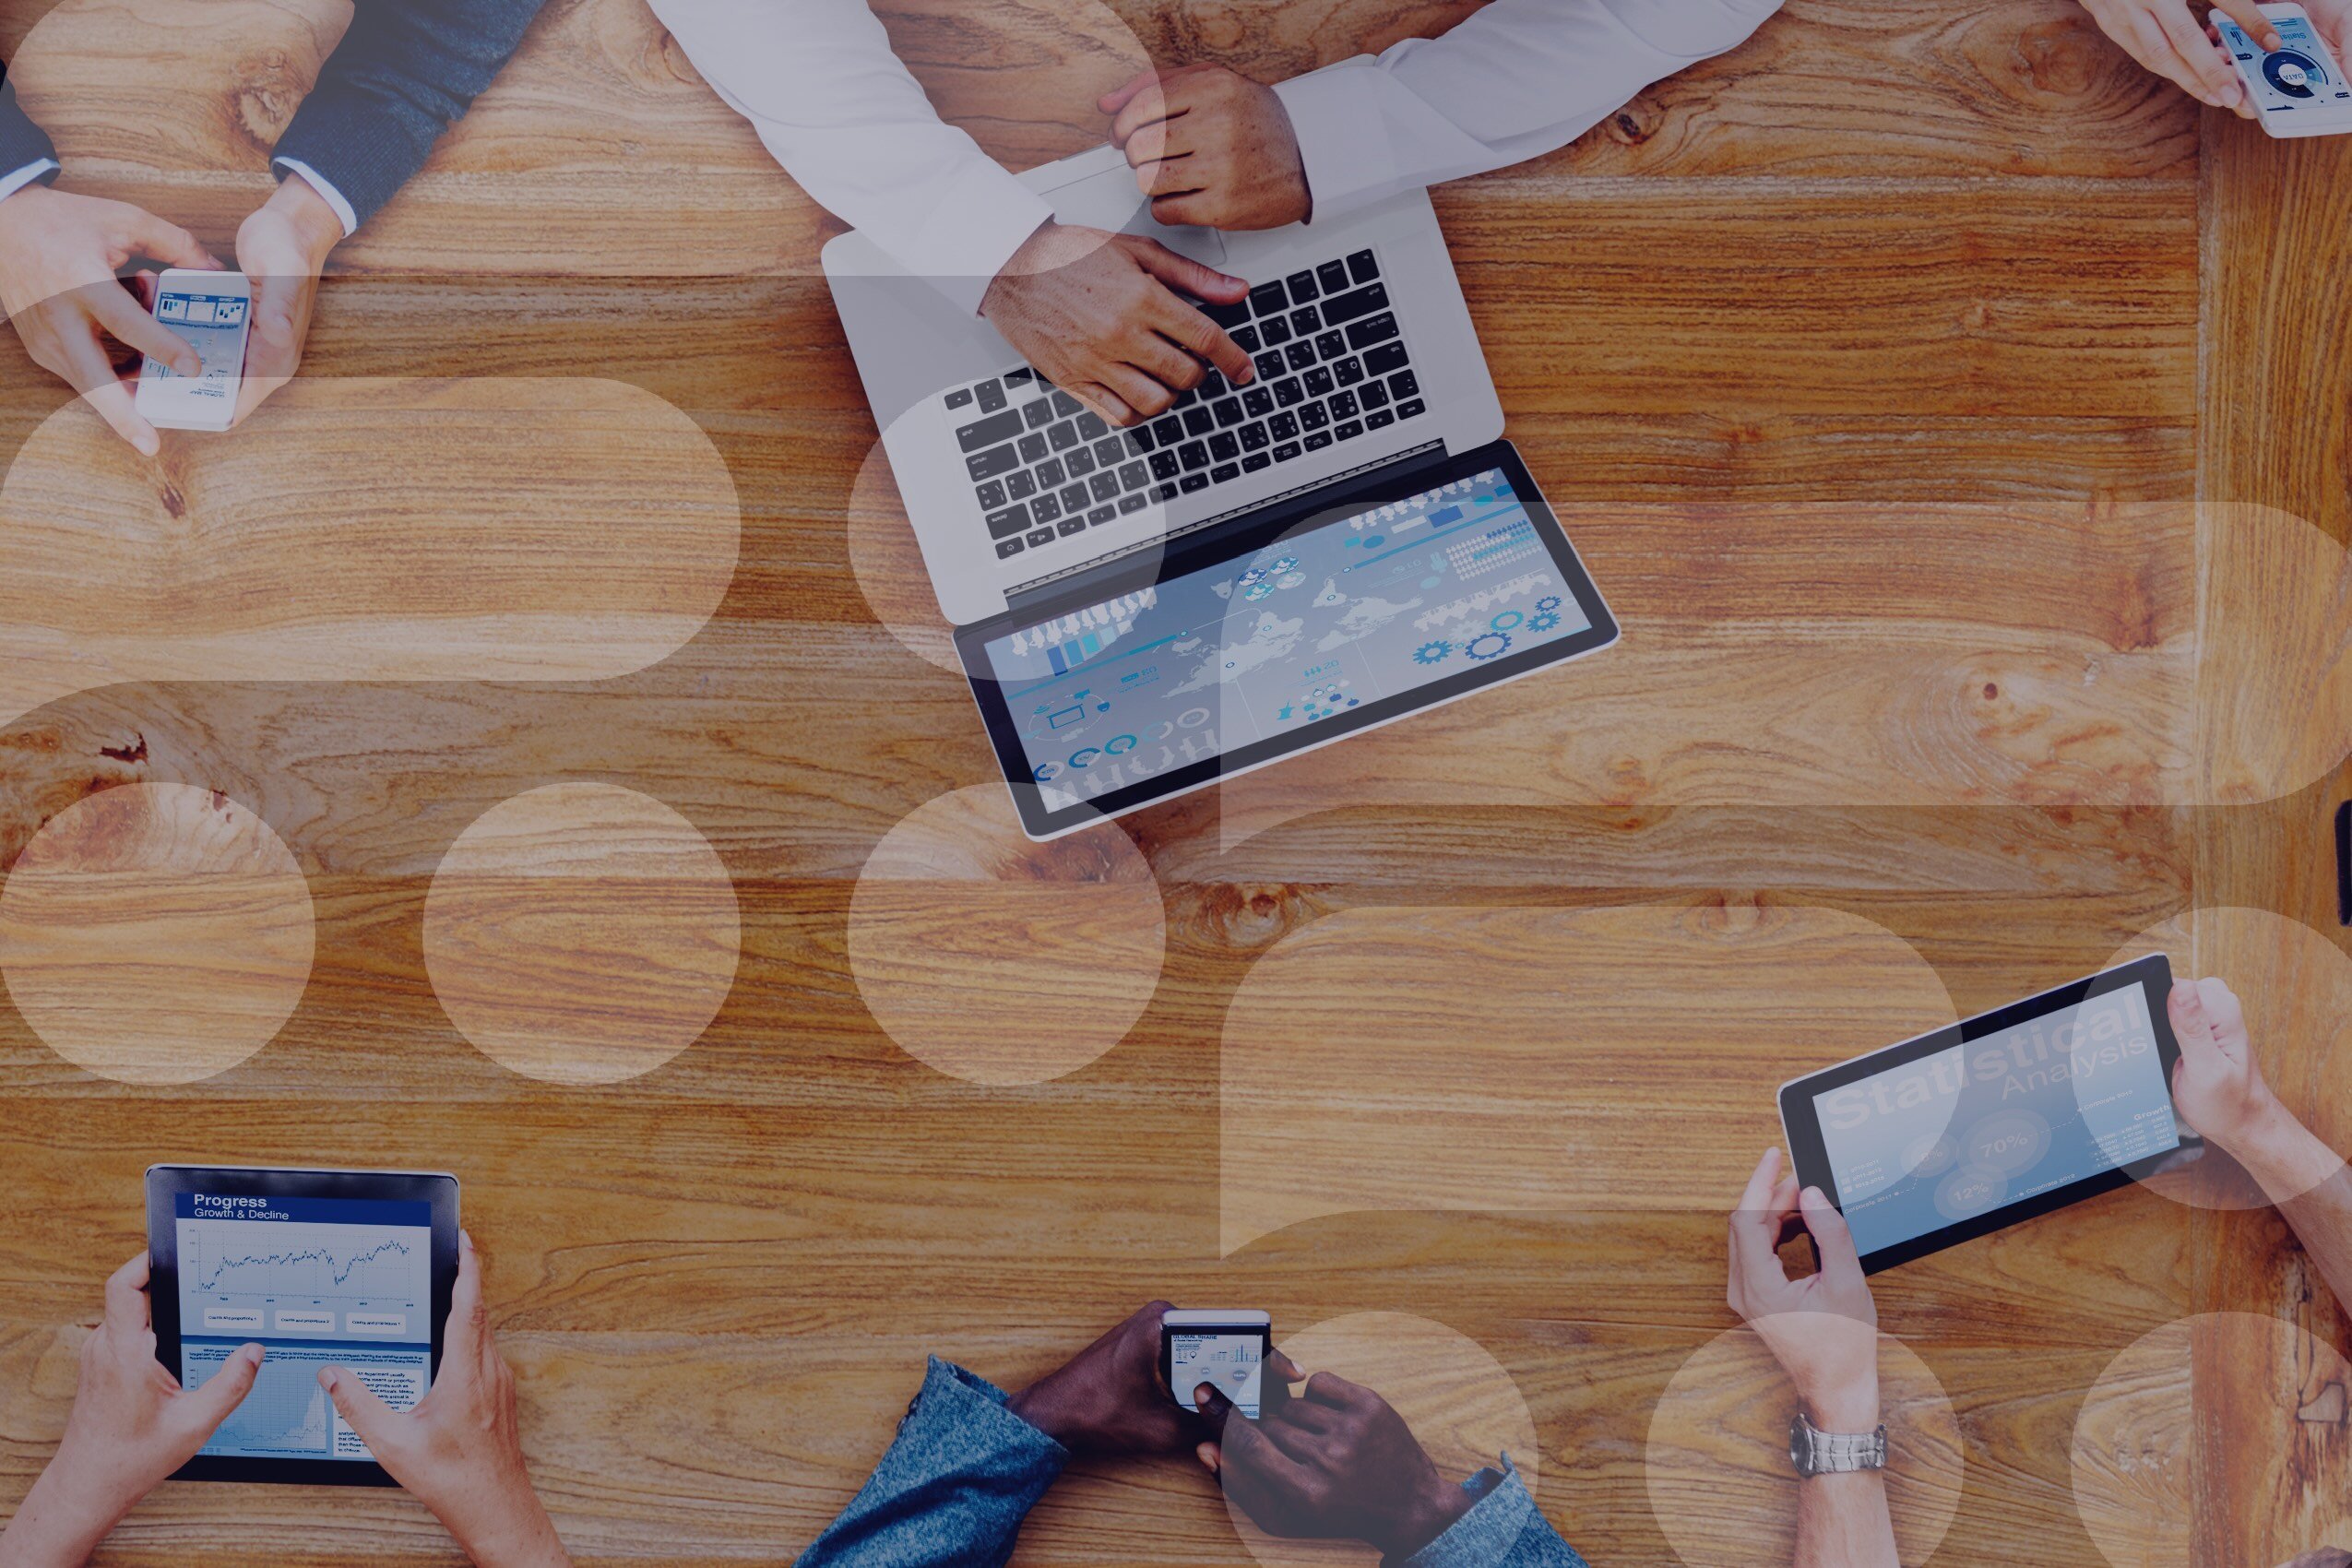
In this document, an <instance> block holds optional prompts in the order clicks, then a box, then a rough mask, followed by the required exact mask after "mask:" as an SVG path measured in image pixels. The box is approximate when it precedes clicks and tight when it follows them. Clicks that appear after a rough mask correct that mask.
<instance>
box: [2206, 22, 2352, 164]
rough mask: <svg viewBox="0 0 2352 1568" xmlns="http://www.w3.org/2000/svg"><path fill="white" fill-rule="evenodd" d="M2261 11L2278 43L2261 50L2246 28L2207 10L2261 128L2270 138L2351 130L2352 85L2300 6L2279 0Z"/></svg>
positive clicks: (2333, 133)
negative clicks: (2274, 28) (2273, 26)
mask: <svg viewBox="0 0 2352 1568" xmlns="http://www.w3.org/2000/svg"><path fill="white" fill-rule="evenodd" d="M2263 16H2265V17H2268V18H2270V19H2271V20H2272V21H2273V22H2274V23H2275V24H2277V27H2278V37H2279V47H2278V48H2277V49H2275V50H2274V51H2272V52H2270V53H2263V47H2262V45H2261V44H2259V43H2256V42H2254V41H2253V40H2252V39H2251V38H2250V37H2248V36H2247V34H2246V30H2245V29H2243V28H2241V27H2239V25H2238V24H2237V23H2236V22H2233V21H2231V20H2230V19H2229V18H2227V17H2226V16H2224V15H2223V14H2222V13H2221V12H2219V11H2215V13H2214V14H2213V20H2214V25H2215V27H2216V28H2217V29H2218V30H2220V32H2221V43H2222V47H2223V48H2225V49H2227V50H2228V51H2229V57H2230V59H2231V60H2233V61H2235V62H2236V63H2237V65H2238V74H2239V76H2240V77H2243V78H2245V82H2246V91H2247V94H2248V95H2249V96H2250V97H2251V99H2252V101H2253V104H2254V109H2255V113H2256V117H2257V118H2259V119H2260V120H2261V121H2262V123H2263V130H2265V131H2268V132H2269V133H2270V134H2271V135H2272V136H2275V137H2325V136H2334V135H2335V134H2336V133H2337V132H2339V131H2352V86H2347V85H2346V82H2345V79H2344V67H2343V66H2342V65H2337V64H2336V61H2335V56H2334V55H2333V54H2331V53H2328V48H2327V45H2326V44H2325V43H2323V42H2321V41H2320V35H2319V30H2318V29H2316V28H2314V27H2312V26H2311V18H2310V16H2309V15H2308V14H2307V13H2306V12H2305V11H2304V9H2303V7H2302V6H2297V5H2294V4H2291V3H2290V0H2280V3H2279V4H2276V5H2270V6H2263Z"/></svg>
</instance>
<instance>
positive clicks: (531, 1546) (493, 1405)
mask: <svg viewBox="0 0 2352 1568" xmlns="http://www.w3.org/2000/svg"><path fill="white" fill-rule="evenodd" d="M318 1381H319V1384H320V1385H321V1386H322V1387H324V1388H325V1389H326V1390H327V1395H328V1396H329V1397H331V1398H332V1399H333V1400H334V1401H335V1408H336V1409H337V1410H339V1411H340V1412H341V1413H342V1417H343V1420H345V1421H347V1422H349V1423H350V1428H351V1430H352V1431H355V1432H357V1433H358V1434H359V1436H360V1440H361V1441H362V1442H363V1443H366V1444H367V1445H368V1450H369V1452H371V1453H372V1454H374V1455H375V1459H376V1462H377V1463H378V1464H380V1465H382V1466H383V1467H385V1469H386V1470H388V1471H390V1472H391V1475H392V1479H395V1480H397V1481H398V1482H399V1483H400V1484H401V1485H402V1486H403V1487H406V1488H407V1489H408V1490H409V1491H410V1492H412V1493H414V1494H415V1496H416V1498H417V1501H419V1502H420V1503H423V1504H424V1505H425V1506H426V1507H427V1508H430V1509H432V1510H433V1512H434V1516H435V1517H437V1518H438V1519H439V1520H440V1521H441V1522H442V1524H444V1525H445V1526H447V1527H448V1530H449V1533H450V1534H451V1535H452V1536H454V1537H456V1538H457V1544H458V1545H459V1546H460V1547H462V1548H464V1549H465V1550H466V1553H467V1555H468V1556H469V1557H471V1558H472V1559H473V1560H474V1562H477V1563H479V1564H481V1568H548V1565H553V1564H568V1563H569V1562H570V1561H571V1559H570V1558H569V1557H567V1556H566V1555H565V1554H564V1543H563V1542H562V1541H561V1540H560V1539H559V1538H557V1537H556V1534H555V1526H554V1525H553V1524H552V1522H551V1521H550V1520H549V1519H548V1517H547V1510H546V1509H545V1508H544V1507H542V1506H541V1505H540V1501H539V1497H538V1494H537V1493H535V1492H534V1491H531V1484H530V1475H529V1470H528V1469H526V1467H524V1464H523V1446H522V1436H521V1430H520V1426H519V1423H518V1422H517V1420H516V1410H515V1374H514V1373H513V1372H511V1371H509V1370H508V1368H507V1366H506V1360H505V1357H503V1356H501V1355H500V1354H499V1353H498V1347H497V1344H496V1341H495V1340H494V1339H493V1336H492V1335H491V1332H490V1314H489V1311H488V1309H487V1308H486V1307H485V1306H484V1305H483V1302H482V1294H481V1258H480V1257H479V1255H478V1254H477V1253H475V1252H474V1244H473V1238H472V1237H471V1236H469V1235H467V1234H466V1233H465V1232H463V1231H460V1232H459V1233H458V1237H457V1286H456V1288H455V1289H453V1290H452V1291H451V1293H450V1297H449V1325H448V1328H447V1330H446V1331H445V1334H444V1336H443V1339H442V1350H441V1371H440V1372H439V1374H438V1375H437V1376H436V1377H435V1378H434V1383H433V1386H432V1387H431V1388H430V1389H428V1390H426V1391H425V1396H424V1397H423V1398H422V1399H420V1400H418V1401H417V1403H416V1405H415V1407H414V1408H411V1409H408V1410H396V1409H394V1408H392V1407H391V1406H389V1405H387V1404H386V1403H385V1402H384V1400H383V1399H382V1398H381V1397H379V1396H377V1394H376V1392H375V1391H374V1389H372V1388H370V1387H369V1386H368V1385H367V1384H365V1383H364V1382H362V1380H361V1379H360V1378H359V1376H358V1375H357V1374H355V1373H353V1372H350V1371H349V1370H348V1369H346V1368H343V1367H327V1368H325V1369H324V1370H322V1371H321V1372H319V1374H318Z"/></svg>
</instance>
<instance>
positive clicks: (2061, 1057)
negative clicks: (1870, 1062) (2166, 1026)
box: [1813, 985, 2180, 1253]
mask: <svg viewBox="0 0 2352 1568" xmlns="http://www.w3.org/2000/svg"><path fill="white" fill-rule="evenodd" d="M1813 1109H1814V1111H1815V1113H1816V1115H1817V1117H1818V1119H1819V1121H1820V1123H1821V1133H1822V1143H1823V1148H1824V1149H1825V1151H1826V1152H1827V1154H1828V1156H1829V1166H1830V1179H1831V1181H1832V1182H1835V1184H1836V1188H1837V1195H1838V1200H1839V1202H1840V1204H1841V1205H1842V1206H1843V1207H1844V1209H1845V1213H1846V1222H1847V1225H1848V1226H1850V1227H1851V1228H1852V1229H1853V1232H1854V1241H1855V1243H1856V1245H1857V1246H1858V1247H1859V1250H1860V1251H1862V1252H1863V1253H1872V1252H1876V1251H1877V1250H1879V1249H1880V1248H1882V1247H1886V1246H1892V1245H1894V1244H1895V1243H1896V1242H1900V1241H1909V1240H1911V1239H1912V1238H1914V1237H1917V1236H1921V1235H1924V1234H1926V1233H1927V1232H1929V1231H1931V1230H1940V1229H1943V1228H1944V1227H1945V1226H1947V1225H1950V1224H1952V1223H1954V1221H1956V1220H1963V1219H1969V1218H1974V1217H1976V1216H1978V1215H1980V1214H1986V1213H1990V1211H1992V1210H1994V1209H1997V1208H2001V1207H2002V1206H2006V1205H2009V1204H2014V1203H2020V1202H2023V1201H2024V1200H2025V1199H2027V1198H2031V1197H2034V1196H2036V1195H2037V1194H2042V1193H2047V1192H2049V1191H2051V1190H2052V1189H2054V1188H2058V1187H2064V1186H2069V1185H2072V1184H2073V1182H2078V1181H2081V1180H2082V1179H2083V1178H2085V1177H2086V1176H2095V1175H2097V1174H2098V1173H2099V1172H2101V1171H2105V1170H2114V1169H2116V1168H2117V1167H2118V1166H2123V1165H2129V1164H2132V1162H2133V1161H2135V1160H2141V1159H2145V1158H2148V1157H2150V1156H2151V1155H2158V1154H2163V1153H2166V1152H2168V1150H2171V1149H2175V1148H2178V1147H2180V1127H2179V1125H2178V1124H2177V1123H2175V1122H2174V1121H2173V1117H2172V1095H2171V1093H2170V1091H2169V1089H2168V1086H2167V1085H2166V1083H2165V1080H2164V1066H2163V1061H2162V1058H2161V1056H2160V1055H2159V1053H2158V1051H2157V1050H2156V1030H2155V1028H2154V1027H2153V1025H2152V1024H2151V1022H2150V1020H2149V1017H2148V1006H2147V994H2146V990H2145V988H2144V987H2142V986H2137V985H2131V986H2125V987H2122V988H2121V989H2120V990H2116V991H2111V992H2107V993H2105V994H2103V995H2098V996H2093V997H2091V998H2089V999H2088V1000H2086V1001H2085V1002H2083V1003H2082V1004H2079V1005H2077V1006H2073V1007H2068V1008H2061V1009H2060V1010H2058V1011H2056V1012H2052V1013H2049V1014H2045V1015H2044V1016H2041V1017H2038V1018H2035V1019H2031V1020H2029V1021H2027V1022H2025V1023H2023V1024H2019V1025H2016V1026H2014V1027H2013V1028H2007V1029H2002V1030H2001V1031H1999V1032H1998V1033H1995V1034H1989V1035H1984V1036H1981V1037H1979V1038H1978V1039H1972V1040H1969V1041H1967V1042H1966V1043H1965V1044H1960V1045H1955V1046H1953V1047H1952V1048H1951V1049H1950V1050H1948V1051H1937V1052H1935V1053H1934V1054H1933V1055H1931V1056H1924V1057H1920V1058H1918V1059H1917V1060H1914V1061H1911V1062H1907V1063H1904V1064H1903V1065H1901V1066H1899V1067H1891V1068H1889V1069H1887V1070H1886V1071H1885V1072H1883V1073H1880V1074H1876V1075H1873V1076H1871V1077H1867V1078H1861V1079H1858V1080H1856V1081H1855V1082H1853V1083H1850V1084H1845V1085H1842V1086H1840V1087H1837V1088H1835V1089H1831V1090H1828V1091H1827V1092H1825V1093H1823V1094H1819V1095H1816V1096H1814V1097H1813Z"/></svg>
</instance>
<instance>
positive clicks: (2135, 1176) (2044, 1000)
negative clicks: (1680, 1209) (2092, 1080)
mask: <svg viewBox="0 0 2352 1568" xmlns="http://www.w3.org/2000/svg"><path fill="white" fill-rule="evenodd" d="M2133 985H2137V986H2140V987H2142V988H2143V989H2144V991H2145V992H2146V1000H2147V1004H2148V1020H2149V1023H2150V1025H2151V1026H2152V1027H2153V1028H2154V1030H2155V1032H2156V1062H2157V1070H2158V1072H2159V1073H2160V1074H2161V1075H2162V1076H2163V1080H2164V1085H2165V1090H2166V1093H2167V1094H2169V1093H2170V1092H2171V1087H2172V1069H2173V1067H2174V1065H2175V1064H2176V1063H2179V1062H2180V1040H2179V1039H2177V1038H2176V1037H2175V1036H2174V1035H2173V1032H2172V1019H2171V1016H2170V1015H2169V1013H2168V1010H2167V1001H2168V996H2169V993H2170V992H2171V990H2172V962H2171V960H2170V959H2169V958H2168V957H2166V956H2164V955H2163V954H2161V953H2152V954H2149V955H2148V956H2146V957H2144V958H2134V959H2132V961H2131V962H2130V963H2128V964H2118V965H2116V966H2115V967H2114V968H2108V969H2101V970H2100V971H2099V972H2098V973H2097V974H2095V975H2085V977H2084V978H2082V979H2081V980H2069V981H2067V982H2066V983H2065V984H2064V985H2061V986H2056V987H2053V988H2052V989H2050V990H2049V991H2045V992H2040V993H2039V994H2038V995H2035V996H2028V997H2026V998H2025V1000H2023V1001H2021V1002H2013V1003H2010V1004H2008V1005H2007V1006H2004V1007H1996V1008H1994V1009H1993V1010H1992V1011H1990V1012H1989V1013H1979V1014H1978V1015H1977V1016H1975V1017H1973V1018H1963V1019H1961V1020H1960V1021H1959V1022H1958V1023H1956V1024H1948V1025H1946V1026H1945V1027H1944V1028H1940V1029H1935V1030H1932V1031H1930V1033H1927V1034H1923V1035H1918V1036H1916V1037H1914V1038H1913V1039H1907V1040H1901V1041H1898V1042H1897V1043H1895V1044H1894V1045H1890V1046H1887V1047H1885V1048H1883V1050H1879V1051H1871V1053H1870V1054H1869V1055H1867V1056H1857V1057H1855V1058H1854V1059H1853V1060H1852V1061H1850V1062H1841V1063H1837V1065H1835V1066H1834V1067H1824V1068H1823V1069H1822V1070H1821V1071H1820V1072H1817V1073H1808V1074H1807V1075H1804V1076H1803V1077H1801V1078H1791V1079H1789V1080H1788V1082H1787V1083H1785V1084H1783V1085H1781V1086H1780V1130H1781V1134H1782V1135H1783V1136H1784V1137H1785V1138H1787V1140H1788V1158H1789V1160H1790V1162H1791V1164H1793V1165H1794V1166H1795V1168H1796V1171H1797V1179H1798V1180H1799V1181H1800V1182H1803V1183H1804V1184H1805V1185H1807V1186H1811V1187H1819V1188H1820V1189H1821V1190H1822V1192H1823V1194H1826V1195H1827V1196H1828V1198H1829V1201H1830V1202H1831V1203H1832V1204H1835V1206H1837V1210H1838V1212H1839V1213H1840V1214H1843V1213H1844V1212H1845V1210H1846V1200H1845V1199H1844V1197H1843V1196H1842V1195H1841V1194H1839V1193H1838V1191H1837V1183H1836V1182H1835V1181H1834V1180H1832V1179H1831V1176H1830V1163H1829V1152H1828V1148H1827V1146H1826V1145H1825V1144H1824V1143H1823V1139H1822V1134H1821V1121H1820V1118H1819V1116H1818V1115H1817V1114H1816V1112H1815V1111H1814V1108H1813V1101H1814V1099H1816V1098H1817V1097H1818V1096H1820V1095H1822V1094H1824V1093H1826V1092H1827V1091H1829V1090H1831V1089H1835V1088H1837V1087H1841V1086H1843V1085H1845V1084H1849V1083H1852V1082H1854V1081H1855V1080H1857V1079H1859V1078H1868V1077H1873V1076H1876V1075H1878V1074H1880V1073H1883V1072H1885V1071H1887V1070H1888V1069H1889V1068H1892V1067H1900V1066H1902V1065H1903V1064H1904V1063H1907V1062H1915V1061H1918V1059H1919V1058H1921V1057H1923V1056H1932V1055H1934V1054H1935V1053H1936V1052H1937V1051H1948V1050H1950V1049H1951V1048H1952V1047H1953V1046H1954V1045H1965V1044H1966V1043H1967V1042H1968V1041H1970V1040H1973V1039H1982V1038H1983V1037H1984V1036H1986V1035H1990V1034H1998V1033H2000V1032H2001V1031H2002V1030H2003V1029H2008V1028H2015V1027H2016V1026H2017V1025H2019V1024H2023V1023H2026V1022H2029V1021H2031V1020H2032V1019H2035V1018H2038V1017H2042V1016H2045V1015H2047V1014H2050V1013H2056V1012H2059V1011H2061V1009H2064V1008H2068V1007H2073V1006H2078V1005H2080V1004H2082V1003H2084V1002H2086V1001H2088V1000H2089V999H2090V998H2092V997H2094V996H2104V995H2106V994H2108V992H2116V991H2121V990H2123V989H2125V988H2126V987H2129V986H2133ZM2173 1120H2174V1123H2175V1126H2176V1131H2177V1132H2178V1133H2179V1134H2180V1143H2179V1144H2177V1145H2176V1146H2173V1147H2172V1148H2169V1149H2166V1150H2164V1151H2163V1152H2161V1153H2159V1154H2153V1155H2150V1156H2148V1157H2147V1158H2144V1159H2138V1160H2134V1161H2132V1163H2131V1164H2129V1165H2120V1166H2117V1167H2116V1168H2114V1169H2113V1170H2102V1171H2099V1172H2097V1173H2096V1174H2094V1175H2090V1176H2085V1177H2084V1178H2082V1179H2081V1180H2080V1181H2077V1182H2069V1183H2068V1184H2067V1185H2065V1186H2063V1187H2057V1188H2053V1189H2051V1190H2050V1191H2049V1192H2047V1193H2037V1194H2035V1195H2034V1196H2032V1197H2030V1198H2023V1199H2020V1200H2019V1201H2017V1202H2016V1203H2013V1204H2003V1205H2002V1206H1999V1207H1997V1208H1993V1209H1989V1210H1987V1211H1986V1212H1985V1213H1983V1214H1979V1215H1975V1216H1972V1217H1970V1218H1966V1219H1958V1220H1954V1221H1953V1222H1952V1223H1951V1224H1950V1225H1947V1226H1944V1227H1943V1228H1942V1229H1937V1230H1930V1231H1928V1232H1926V1233H1925V1234H1923V1235H1918V1236H1914V1237H1912V1238H1911V1239H1910V1240H1908V1241H1897V1242H1895V1243H1894V1244H1893V1245H1891V1246H1885V1247H1882V1248H1880V1249H1879V1250H1878V1251H1876V1252H1873V1253H1863V1254H1862V1272H1863V1273H1864V1274H1877V1273H1879V1272H1881V1271H1882V1270H1883V1269H1889V1268H1893V1267H1895V1265H1897V1264H1906V1263H1910V1262H1912V1261H1914V1260H1915V1259H1918V1258H1923V1257H1926V1256H1928V1255H1929V1254H1930V1253H1940V1252H1942V1251H1943V1250H1944V1249H1945V1248H1947V1247H1956V1246H1958V1245H1959V1244H1960V1243H1961V1242H1963V1241H1975V1240H1976V1239H1977V1238H1978V1237H1979V1236H1990V1235H1991V1234H1992V1233H1993V1232H1994V1231H1996V1230H2005V1229H2008V1228H2009V1227H2010V1226H2012V1225H2016V1224H2019V1223H2021V1222H2023V1221H2025V1220H2028V1219H2036V1218H2040V1217H2041V1216H2043V1215H2045V1214H2049V1213H2051V1212H2053V1211H2055V1210H2058V1209H2061V1208H2064V1207H2066V1206H2069V1205H2070V1204H2077V1203H2081V1202H2082V1201H2083V1200H2084V1199H2085V1198H2091V1197H2097V1195H2098V1194H2101V1193H2111V1192H2113V1191H2114V1190H2115V1189H2116V1188H2118V1187H2122V1186H2128V1185H2130V1184H2131V1183H2132V1182H2137V1181H2141V1180H2143V1179H2144V1178H2145V1177H2147V1176H2149V1175H2152V1174H2153V1173H2155V1172H2156V1171H2157V1170H2162V1169H2164V1168H2165V1167H2166V1166H2168V1165H2169V1164H2172V1163H2174V1162H2176V1161H2179V1160H2180V1159H2181V1158H2183V1152H2182V1151H2183V1150H2192V1149H2195V1148H2197V1147H2199V1146H2200V1140H2199V1139H2198V1138H2196V1136H2195V1135H2194V1134H2192V1133H2191V1132H2190V1130H2189V1128H2188V1127H2187V1126H2186V1125H2185V1124H2183V1123H2180V1112H2179V1110H2178V1109H2177V1108H2176V1109H2175V1111H2174V1113H2173ZM2189 1158H2194V1156H2193V1154H2192V1155H2190V1156H2189Z"/></svg>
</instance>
